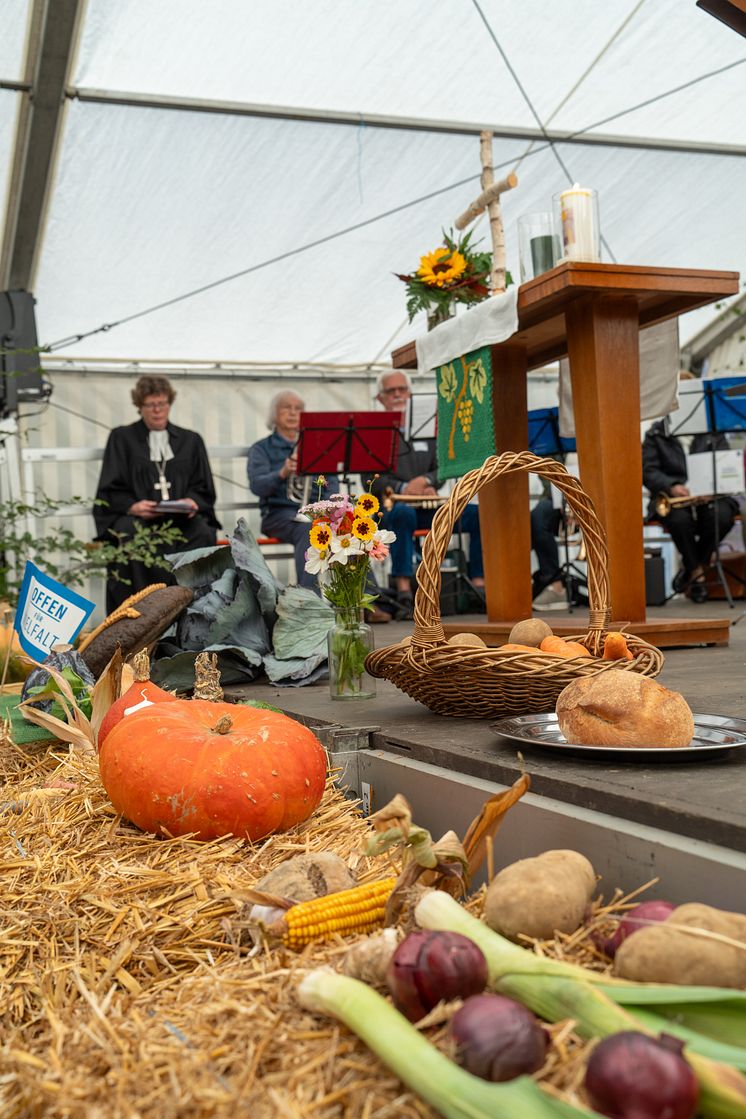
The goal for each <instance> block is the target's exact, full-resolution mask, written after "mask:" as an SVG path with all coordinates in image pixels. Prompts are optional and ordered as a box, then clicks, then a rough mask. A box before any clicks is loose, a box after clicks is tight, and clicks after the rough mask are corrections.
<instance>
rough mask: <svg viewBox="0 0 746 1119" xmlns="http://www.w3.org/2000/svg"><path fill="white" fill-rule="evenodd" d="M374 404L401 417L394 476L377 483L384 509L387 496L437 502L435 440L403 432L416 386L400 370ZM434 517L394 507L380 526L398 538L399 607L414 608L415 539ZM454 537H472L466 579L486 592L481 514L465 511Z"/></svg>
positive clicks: (394, 569) (383, 381)
mask: <svg viewBox="0 0 746 1119" xmlns="http://www.w3.org/2000/svg"><path fill="white" fill-rule="evenodd" d="M376 389H377V393H376V400H378V401H379V403H380V404H382V405H383V407H384V408H385V410H386V411H387V412H401V426H400V431H399V455H398V459H397V465H396V470H395V471H394V472H389V473H386V474H380V475H379V476H378V477H377V478H376V479H375V481H374V482H373V487H372V489H373V493H374V494H375V495H376V497H378V499H379V500H380V502H381V506H382V507H383V502H384V499H385V495H386V492H387V490H389V489H391V490H392V491H393V493H396V494H406V495H409V496H411V497H423V498H424V497H434V496H435V495H436V494H437V492H438V484H439V483H438V464H437V457H436V442H435V440H434V439H417V438H414V439H412V440H411V442H410V441H409V440H408V439H406V438H405V436H404V433H403V430H402V429H403V428H404V424H405V418H406V411H407V407H408V405H409V398H410V396H411V393H412V386H411V383H410V380H409V377H408V376H407V374H406V373H404V372H403V371H401V370H395V371H393V372H390V373H382V374H381V375H380V376H379V378H378V382H377V385H376ZM434 516H435V510H434V509H424V508H417V507H415V506H414V505H410V504H408V503H407V502H404V501H395V502H394V503H393V506H392V508H391V509H390V510H387V511H386V512H385V513H384V515H383V518H382V520H381V526H382V527H383V528H385V529H388V530H390V531H391V532H395V533H396V540H395V541H394V543H393V544H392V545H391V549H390V555H391V575H392V578H393V580H394V586H395V588H396V590H397V593H398V597H399V600H400V602H402V604H403V605H404V606H408V605H411V602H412V576H413V574H414V558H415V547H414V537H413V533H414V531H415V529H418V528H429V527H430V525H431V524H432V520H433V517H434ZM454 531H455V532H459V531H460V532H464V533H467V534H468V536H469V563H468V568H467V573H468V576H469V579H470V580H471V582H472V584H473V585H474V586H475V587H483V586H484V566H483V563H482V540H481V535H480V530H479V510H478V508H477V506H476V505H467V506H466V508H465V509H464V512H463V514H462V516H461V518H460V520H459V521H458V522H457V523H456V525H455V526H454Z"/></svg>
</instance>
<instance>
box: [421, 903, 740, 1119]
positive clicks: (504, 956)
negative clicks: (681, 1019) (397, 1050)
mask: <svg viewBox="0 0 746 1119" xmlns="http://www.w3.org/2000/svg"><path fill="white" fill-rule="evenodd" d="M415 919H416V920H417V923H418V924H419V925H421V926H422V927H424V928H428V929H447V930H449V931H451V932H459V933H462V934H463V935H464V936H468V937H469V938H470V939H471V940H473V941H474V942H475V944H478V945H479V947H480V948H481V949H482V951H483V952H484V954H485V957H486V959H487V967H488V970H489V976H490V985H491V986H492V987H493V988H494V989H495V990H498V991H500V992H501V993H502V994H506V995H509V996H510V997H512V998H516V999H518V1000H519V1001H520V1002H522V1003H524V1005H525V1006H528V1007H529V1009H530V1010H533V1011H534V1013H535V1014H539V1015H541V1017H543V1018H546V1019H547V1020H548V1021H554V1022H556V1021H559V1020H561V1019H562V1018H573V1019H575V1020H576V1022H577V1027H576V1028H577V1030H578V1033H580V1034H582V1035H583V1036H585V1037H605V1036H607V1035H609V1034H611V1033H617V1032H618V1031H619V1030H624V1029H643V1030H645V1029H646V1028H648V1027H646V1025H645V1023H644V1022H643V1021H642V1018H637V1017H635V1005H634V993H635V992H636V991H638V992H639V993H640V1002H641V1003H642V1004H643V1005H644V1006H645V1007H646V1008H649V1009H646V1012H647V1013H651V1012H652V1013H655V1010H657V1011H663V1010H664V1008H666V1006H667V1005H668V1004H671V1003H677V1004H682V1005H686V1004H687V994H688V993H690V994H691V998H692V1009H693V1010H694V1013H695V1014H696V1006H697V1005H698V1004H700V1003H701V1004H702V1005H703V1006H705V1007H708V1008H709V1009H710V1010H711V1008H712V1004H713V1003H714V1002H716V1001H717V999H718V997H719V996H722V999H723V1003H724V1006H725V1007H727V1008H728V1010H729V1011H730V1012H733V1010H734V1007H735V1008H736V1010H737V1011H738V1010H739V1008H740V1014H741V1017H742V1019H743V1020H744V1021H745V1022H746V1017H744V1014H743V1009H742V1008H744V1007H746V995H743V994H742V993H739V992H736V991H731V990H723V991H720V989H719V988H715V987H714V988H698V987H691V988H687V987H676V986H670V985H668V984H666V985H664V984H660V985H658V986H656V985H652V984H636V983H633V982H631V981H627V980H614V979H610V977H609V976H605V975H600V974H599V973H597V972H593V971H589V970H588V969H587V968H582V967H578V966H576V965H574V964H567V963H564V962H563V961H561V960H551V959H547V958H546V957H543V956H536V955H534V954H533V953H532V952H529V951H527V950H526V949H525V948H521V947H520V946H519V945H517V944H513V943H512V942H511V941H509V940H506V939H505V938H504V937H502V936H500V934H499V933H496V932H494V931H493V930H492V929H490V928H488V926H487V925H485V924H484V923H483V922H482V921H479V920H477V918H476V917H472V915H471V914H470V913H468V912H467V910H465V909H464V908H463V907H462V906H461V905H459V904H458V902H457V901H455V900H454V899H453V898H452V897H450V896H449V895H448V894H445V893H443V891H440V890H431V891H430V892H428V893H427V894H425V896H424V897H423V898H422V899H421V900H420V902H419V903H418V905H417V907H416V910H415ZM617 997H619V1002H620V1003H623V1004H624V1005H619V1004H618V1003H617V1002H616V1001H615V1000H616V998H617ZM653 1007H654V1008H655V1010H653V1009H652V1008H653ZM661 1021H662V1022H663V1025H664V1028H665V1030H666V1031H667V1032H668V1033H671V1034H673V1035H674V1036H679V1035H678V1034H677V1023H676V1016H675V1015H674V1018H673V1020H670V1019H668V1018H665V1019H661ZM656 1029H657V1026H656ZM686 1032H687V1033H688V1034H689V1037H688V1038H687V1037H683V1036H682V1038H681V1040H683V1041H684V1042H685V1043H686V1046H687V1049H686V1054H685V1056H686V1059H687V1060H688V1061H689V1063H690V1065H691V1066H692V1068H693V1070H694V1072H695V1075H696V1076H697V1079H698V1081H699V1085H700V1091H701V1100H700V1113H701V1114H702V1115H703V1116H706V1117H707V1119H746V1077H744V1076H743V1075H742V1074H741V1073H740V1072H739V1071H737V1069H736V1068H733V1067H732V1066H731V1065H730V1064H729V1063H727V1056H726V1057H725V1058H724V1059H723V1054H728V1053H729V1052H730V1050H731V1047H730V1046H729V1045H725V1044H721V1043H719V1042H718V1041H717V1040H713V1039H712V1038H705V1039H701V1038H700V1036H699V1035H698V1034H697V1032H696V1031H695V1030H693V1029H692V1030H690V1029H688V1028H687V1031H686ZM743 1036H744V1032H743V1031H742V1033H741V1035H740V1037H743ZM700 1040H704V1045H703V1046H702V1047H701V1048H700V1050H699V1052H698V1051H697V1049H698V1041H700ZM737 1048H738V1047H737ZM703 1050H706V1053H705V1052H703ZM715 1055H717V1057H718V1060H714V1059H713V1056H715Z"/></svg>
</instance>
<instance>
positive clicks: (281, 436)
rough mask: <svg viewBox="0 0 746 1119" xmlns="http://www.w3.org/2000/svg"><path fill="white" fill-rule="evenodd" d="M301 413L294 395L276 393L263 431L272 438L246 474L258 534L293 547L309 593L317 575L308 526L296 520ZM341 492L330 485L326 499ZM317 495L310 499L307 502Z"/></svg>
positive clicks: (255, 450) (258, 448) (253, 450)
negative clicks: (309, 555) (310, 564)
mask: <svg viewBox="0 0 746 1119" xmlns="http://www.w3.org/2000/svg"><path fill="white" fill-rule="evenodd" d="M304 409H305V404H304V402H303V400H301V398H300V397H299V396H298V394H297V393H296V392H293V391H292V390H290V389H283V390H282V391H280V392H276V393H275V395H274V396H273V397H272V399H271V400H270V402H269V414H268V416H267V427H268V428H269V429H270V432H271V434H269V435H267V436H265V438H264V439H260V440H259V441H258V442H256V443H254V445H253V446H252V447H250V448H249V460H248V464H247V472H248V476H249V486H250V488H251V492H252V493H254V494H256V496H257V497H258V498H259V512H260V513H261V518H262V519H261V530H262V532H263V533H264V535H265V536H274V537H276V539H277V540H282V541H284V542H285V543H287V544H292V546H293V551H294V553H295V574H296V578H297V580H298V584H299V585H300V586H301V587H307V588H308V589H309V590H316V589H317V579H316V576H315V575H310V574H309V573H308V572H307V571H306V569H305V564H306V551H307V549H308V547H309V543H308V529H309V524H308V521H307V520H306V518H305V517H299V516H298V510H299V509H300V507H301V505H303V504H304V502H303V494H302V490H303V485H302V481H301V480H300V479H299V478H298V452H297V449H296V446H297V443H298V435H299V432H300V417H301V413H302V412H303V411H304ZM338 489H339V485H338V483H337V479H336V478H333V479H329V481H328V483H327V487H326V489H325V490H324V494H323V496H324V497H328V495H329V494H330V493H336V492H337V491H338ZM317 494H318V491H317V490H316V489H314V491H313V493H309V495H308V500H309V501H310V500H311V499H312V498H315V497H316V496H317Z"/></svg>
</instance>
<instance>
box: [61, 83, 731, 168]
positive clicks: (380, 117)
mask: <svg viewBox="0 0 746 1119" xmlns="http://www.w3.org/2000/svg"><path fill="white" fill-rule="evenodd" d="M65 95H66V97H68V98H70V99H71V100H76V101H84V102H93V103H96V104H101V105H121V106H125V107H129V108H137V109H171V110H176V111H180V112H189V113H218V114H221V115H223V116H240V117H260V118H262V117H263V118H269V119H271V120H299V121H307V122H312V123H316V124H346V125H350V126H352V127H355V128H358V127H360V125H365V126H366V127H368V128H391V129H394V130H398V131H402V132H445V133H451V134H453V135H457V136H478V135H479V133H480V132H482V131H485V130H487V131H489V132H492V133H493V134H494V135H495V136H497V137H499V138H502V139H511V140H524V141H527V142H528V141H537V140H538V141H544V142H546V141H547V140H551V141H552V142H553V143H557V144H586V145H588V144H591V145H600V146H602V147H611V148H643V149H650V150H652V151H670V152H688V153H696V154H699V155H703V154H704V155H730V156H745V155H746V145H743V144H712V143H708V142H706V141H700V140H666V139H662V138H658V137H649V136H622V135H619V136H617V135H609V134H606V133H598V132H583V133H579V132H567V131H563V130H559V129H555V128H549V129H547V130H546V132H542V130H541V129H540V128H517V127H516V128H514V127H511V126H508V125H500V124H493V123H488V124H484V123H482V124H472V123H466V122H463V121H449V120H429V119H425V118H421V117H398V116H390V115H385V114H380V113H379V114H376V113H371V114H368V113H351V112H342V111H334V110H327V109H306V108H302V107H301V108H297V107H291V106H283V105H259V104H248V103H244V102H240V101H209V100H203V99H199V98H194V97H170V96H167V95H165V94H164V95H154V94H138V93H112V92H110V91H108V90H104V89H84V88H82V87H77V86H69V87H68V88H67V90H66V94H65Z"/></svg>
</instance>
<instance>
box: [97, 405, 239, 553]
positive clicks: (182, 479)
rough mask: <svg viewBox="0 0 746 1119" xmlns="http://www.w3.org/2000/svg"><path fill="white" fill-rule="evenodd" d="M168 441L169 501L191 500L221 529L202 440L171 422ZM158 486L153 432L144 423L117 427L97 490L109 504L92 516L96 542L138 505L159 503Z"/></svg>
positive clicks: (211, 523) (110, 438) (99, 495)
mask: <svg viewBox="0 0 746 1119" xmlns="http://www.w3.org/2000/svg"><path fill="white" fill-rule="evenodd" d="M168 439H169V442H170V444H171V450H172V451H173V456H174V457H173V458H172V459H169V461H168V462H167V463H166V468H165V469H166V478H167V479H168V481H169V482H170V484H171V494H170V496H172V497H174V498H179V497H191V498H192V499H193V500H194V501H196V503H197V506H198V508H199V511H200V513H201V514H202V516H203V517H204V518H205V520H206V521H207V523H208V524H209V525H211V526H212V527H213V528H220V522H219V521H218V520H217V518H216V517H215V485H214V483H213V480H212V471H211V470H210V462H209V459H208V457H207V450H206V448H205V444H204V443H203V441H202V437H201V436H199V435H197V433H196V432H195V431H189V430H188V429H187V428H185V427H176V425H175V424H172V423H169V425H168ZM157 481H158V468H157V467H156V465H155V463H154V462H151V461H150V445H149V442H148V429H147V427H146V426H145V424H144V423H143V421H142V420H137V422H136V423H133V424H127V426H126V427H115V428H114V430H113V431H112V432H111V434H110V435H109V438H108V440H107V442H106V449H105V450H104V461H103V463H102V464H101V475H100V478H99V483H98V489H97V491H96V499H97V500H98V501H103V502H105V505H97V506H96V507H95V509H94V513H93V516H94V520H95V521H96V539H97V540H103V539H105V538H106V534H107V532H108V530H109V529H110V528H111V527H112V526H113V525H114V523H115V522H116V520H117V519H118V518H119V517H121V516H122V514H124V513H126V512H127V510H128V509H129V507H130V505H133V504H134V503H135V502H136V501H140V500H141V499H142V498H152V499H153V500H155V499H156V498H157V497H158V496H159V495H158V492H157V490H156V482H157Z"/></svg>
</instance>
